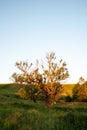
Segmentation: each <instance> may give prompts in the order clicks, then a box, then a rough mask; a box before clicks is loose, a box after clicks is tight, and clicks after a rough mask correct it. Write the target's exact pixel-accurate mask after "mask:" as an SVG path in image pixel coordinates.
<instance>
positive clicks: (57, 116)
mask: <svg viewBox="0 0 87 130" xmlns="http://www.w3.org/2000/svg"><path fill="white" fill-rule="evenodd" d="M67 87H68V88H67ZM66 88H67V89H66V90H67V91H69V92H70V91H71V88H73V87H69V86H68V85H67V86H66ZM18 89H19V87H18V86H16V85H13V84H10V85H9V84H6V85H4V84H3V85H0V130H87V103H85V102H83V103H81V102H71V103H68V102H67V103H57V104H55V105H54V106H52V108H51V109H47V108H46V107H45V106H44V103H43V102H37V103H33V102H32V101H29V100H23V99H20V98H18V97H17V96H16V95H15V93H16V92H17V90H18Z"/></svg>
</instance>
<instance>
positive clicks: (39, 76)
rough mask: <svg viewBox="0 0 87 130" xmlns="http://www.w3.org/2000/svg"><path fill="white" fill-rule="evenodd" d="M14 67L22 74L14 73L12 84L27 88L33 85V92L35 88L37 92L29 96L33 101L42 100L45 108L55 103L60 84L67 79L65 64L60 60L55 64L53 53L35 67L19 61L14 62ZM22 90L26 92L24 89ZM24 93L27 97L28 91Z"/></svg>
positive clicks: (60, 87)
mask: <svg viewBox="0 0 87 130" xmlns="http://www.w3.org/2000/svg"><path fill="white" fill-rule="evenodd" d="M16 67H17V68H18V69H19V70H21V72H22V73H20V74H17V73H14V74H13V75H12V78H13V80H14V82H16V83H19V84H25V85H28V86H30V85H33V88H34V87H35V90H36V86H37V91H35V93H33V95H32V94H31V96H32V97H34V95H35V98H34V99H36V100H38V99H40V98H41V99H42V100H44V101H45V103H46V106H47V107H49V106H51V105H53V104H54V103H56V101H57V100H58V96H59V94H60V92H61V89H62V85H61V83H62V81H65V80H66V79H67V78H68V77H69V73H68V69H67V68H66V63H65V62H63V60H62V59H61V60H60V61H59V62H57V61H56V56H55V53H54V52H51V53H47V54H46V59H45V60H44V61H43V63H42V64H41V65H40V64H39V61H38V62H37V66H35V67H33V64H32V63H28V62H23V61H21V62H16ZM29 88H30V87H29ZM24 90H25V91H26V89H25V88H24ZM29 90H30V89H29ZM30 92H31V91H29V95H30ZM26 93H27V95H28V89H27V91H26ZM31 93H32V92H31ZM36 95H38V96H36ZM40 96H41V97H40ZM31 99H32V98H31Z"/></svg>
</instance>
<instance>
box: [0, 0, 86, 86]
mask: <svg viewBox="0 0 87 130" xmlns="http://www.w3.org/2000/svg"><path fill="white" fill-rule="evenodd" d="M51 51H54V52H55V53H56V56H57V58H58V59H60V58H62V59H63V60H64V61H66V63H67V67H68V70H69V73H70V78H69V80H68V82H69V83H72V82H73V83H75V82H77V81H78V79H79V77H80V76H83V77H84V78H85V79H87V59H86V57H87V0H0V83H5V82H10V80H9V78H10V77H11V75H12V74H13V73H14V72H15V71H16V72H17V69H16V67H15V66H14V64H15V62H16V61H20V60H27V59H28V61H31V62H33V61H35V60H36V59H41V58H43V57H44V56H45V54H46V52H51Z"/></svg>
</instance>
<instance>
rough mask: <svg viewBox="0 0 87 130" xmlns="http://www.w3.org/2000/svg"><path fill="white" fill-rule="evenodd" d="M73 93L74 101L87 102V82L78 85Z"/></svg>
mask: <svg viewBox="0 0 87 130" xmlns="http://www.w3.org/2000/svg"><path fill="white" fill-rule="evenodd" d="M72 92H73V99H74V100H77V101H87V81H86V82H84V83H83V84H79V83H77V84H76V85H75V87H74V88H73V91H72Z"/></svg>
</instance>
